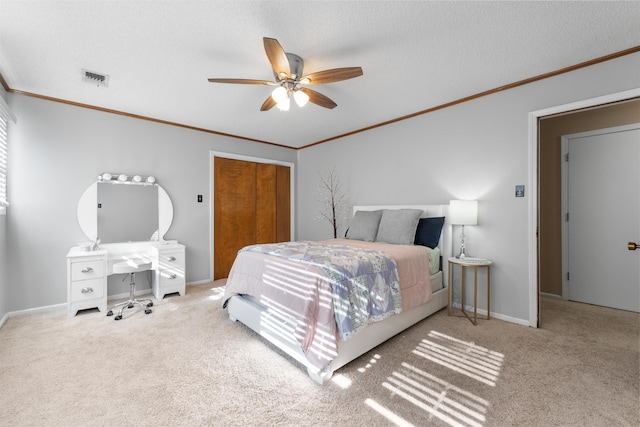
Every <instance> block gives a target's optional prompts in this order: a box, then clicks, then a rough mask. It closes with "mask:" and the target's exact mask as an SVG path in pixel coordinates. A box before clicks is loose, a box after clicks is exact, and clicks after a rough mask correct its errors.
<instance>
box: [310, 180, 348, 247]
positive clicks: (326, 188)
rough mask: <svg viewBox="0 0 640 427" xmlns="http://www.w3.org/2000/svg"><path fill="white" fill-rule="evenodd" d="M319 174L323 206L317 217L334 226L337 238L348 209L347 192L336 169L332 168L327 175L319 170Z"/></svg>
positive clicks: (334, 233) (319, 187) (319, 189)
mask: <svg viewBox="0 0 640 427" xmlns="http://www.w3.org/2000/svg"><path fill="white" fill-rule="evenodd" d="M318 176H319V177H320V183H319V185H318V196H319V197H320V203H321V205H322V207H321V208H320V209H319V210H318V211H317V212H316V217H317V218H318V219H320V220H325V221H327V222H329V224H331V226H332V227H333V237H334V238H337V237H338V225H339V223H340V221H341V220H343V219H344V218H345V215H346V211H347V193H346V191H345V190H344V189H343V185H342V181H341V180H340V177H338V176H337V175H336V171H335V170H334V169H330V170H329V172H328V173H327V175H326V176H323V175H322V174H321V173H320V172H318Z"/></svg>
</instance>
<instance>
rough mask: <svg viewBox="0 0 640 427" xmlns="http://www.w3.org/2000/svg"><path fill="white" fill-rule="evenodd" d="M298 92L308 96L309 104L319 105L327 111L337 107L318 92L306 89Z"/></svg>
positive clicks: (303, 88)
mask: <svg viewBox="0 0 640 427" xmlns="http://www.w3.org/2000/svg"><path fill="white" fill-rule="evenodd" d="M298 90H299V91H302V92H304V93H306V94H307V95H309V102H313V103H314V104H316V105H319V106H321V107H324V108H329V109H332V108H335V107H337V106H338V104H336V103H335V102H333V101H332V100H331V99H329V98H327V97H326V96H324V95H323V94H321V93H320V92H316V91H315V90H311V89H308V88H306V87H301V88H299V89H298Z"/></svg>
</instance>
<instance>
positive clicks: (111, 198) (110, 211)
mask: <svg viewBox="0 0 640 427" xmlns="http://www.w3.org/2000/svg"><path fill="white" fill-rule="evenodd" d="M172 221H173V204H172V203H171V199H170V198H169V195H168V194H167V192H166V191H165V190H164V189H163V188H162V187H161V186H160V185H157V184H153V185H149V184H122V183H115V182H110V181H108V182H105V181H98V182H95V183H93V184H91V186H89V188H87V189H86V190H85V192H84V193H83V194H82V196H81V197H80V201H79V202H78V224H79V225H80V228H81V229H82V231H83V232H84V234H85V235H86V236H87V237H88V238H89V239H90V240H91V241H95V240H96V238H100V241H101V242H102V243H116V242H135V241H150V240H151V241H155V240H159V241H162V240H164V235H165V234H166V233H167V231H169V227H171V222H172Z"/></svg>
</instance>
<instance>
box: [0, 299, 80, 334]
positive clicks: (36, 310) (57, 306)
mask: <svg viewBox="0 0 640 427" xmlns="http://www.w3.org/2000/svg"><path fill="white" fill-rule="evenodd" d="M66 309H67V303H63V304H54V305H46V306H44V307H36V308H27V309H25V310H17V311H10V312H8V313H7V314H5V315H4V317H3V318H2V320H0V328H1V327H2V326H4V324H5V323H6V321H7V320H9V318H10V317H14V316H20V315H23V314H36V313H48V312H51V311H58V310H66Z"/></svg>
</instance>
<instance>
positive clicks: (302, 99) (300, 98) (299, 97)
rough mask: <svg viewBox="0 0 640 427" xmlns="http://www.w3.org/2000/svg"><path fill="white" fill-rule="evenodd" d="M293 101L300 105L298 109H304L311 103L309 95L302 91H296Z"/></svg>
mask: <svg viewBox="0 0 640 427" xmlns="http://www.w3.org/2000/svg"><path fill="white" fill-rule="evenodd" d="M293 99H295V100H296V104H298V107H300V108H302V107H304V106H305V105H307V102H309V95H307V94H306V93H304V92H303V91H301V90H296V91H295V92H294V93H293Z"/></svg>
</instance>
